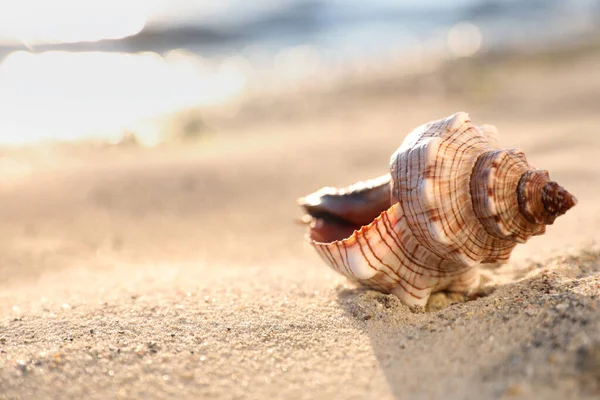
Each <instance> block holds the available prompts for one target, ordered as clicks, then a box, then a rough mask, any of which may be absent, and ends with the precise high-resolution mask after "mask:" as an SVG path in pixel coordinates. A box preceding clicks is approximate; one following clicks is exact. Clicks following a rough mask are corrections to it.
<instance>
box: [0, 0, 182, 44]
mask: <svg viewBox="0 0 600 400" xmlns="http://www.w3.org/2000/svg"><path fill="white" fill-rule="evenodd" d="M166 3H167V1H166V0H83V1H82V0H0V42H4V43H7V42H9V43H10V42H25V43H27V44H36V43H43V42H77V41H95V40H101V39H106V38H120V37H124V36H128V35H133V34H135V33H137V32H139V31H140V30H141V29H142V28H143V27H144V25H145V23H146V21H147V20H148V18H149V17H152V16H155V15H157V14H160V13H161V12H162V10H164V9H165V7H166ZM179 3H183V2H182V1H181V0H180V1H179ZM186 3H187V2H186Z"/></svg>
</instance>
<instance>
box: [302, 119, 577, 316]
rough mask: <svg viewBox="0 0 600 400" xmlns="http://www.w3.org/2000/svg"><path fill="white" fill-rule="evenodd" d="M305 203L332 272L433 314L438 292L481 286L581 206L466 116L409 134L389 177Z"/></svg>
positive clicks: (324, 192) (313, 237)
mask: <svg viewBox="0 0 600 400" xmlns="http://www.w3.org/2000/svg"><path fill="white" fill-rule="evenodd" d="M299 204H300V206H301V207H302V208H303V209H304V210H305V212H306V213H307V215H305V217H304V221H305V222H307V223H308V224H309V226H310V231H309V234H308V240H309V241H310V243H311V244H312V245H313V246H314V248H315V249H316V250H317V252H318V253H319V255H320V256H321V258H323V260H325V262H326V263H327V264H329V266H331V267H332V268H333V269H335V270H336V271H338V272H340V273H341V274H343V275H345V276H347V277H348V278H350V279H353V280H355V281H358V282H360V283H362V284H364V285H366V286H369V287H371V288H375V289H378V290H380V291H382V292H386V293H393V294H395V295H396V296H398V297H399V298H400V300H401V301H402V302H403V303H405V304H407V305H410V306H413V305H420V306H424V305H426V303H427V300H428V299H429V296H430V295H431V293H433V292H436V291H439V290H449V291H461V292H462V291H469V290H472V289H474V288H476V287H477V286H478V285H479V265H480V264H482V263H504V262H507V261H508V259H509V257H510V254H511V252H512V250H513V249H514V247H515V246H516V245H517V244H518V243H525V242H526V241H527V240H528V239H529V238H530V237H531V236H535V235H541V234H543V233H544V232H545V229H546V225H551V224H552V223H553V222H554V220H555V219H556V217H558V216H560V215H562V214H564V213H565V212H566V211H567V210H569V209H570V208H571V207H573V206H574V205H575V204H577V200H576V199H575V197H574V196H572V195H571V194H570V193H569V192H567V191H566V190H565V189H563V188H562V187H561V186H559V185H558V184H557V183H556V182H552V181H550V178H549V175H548V172H547V171H543V170H537V169H536V168H534V167H533V166H531V165H530V164H529V163H528V162H527V159H526V158H525V154H524V153H523V151H522V150H519V149H500V148H499V146H498V141H497V131H496V129H495V128H494V127H493V126H488V125H484V126H475V125H473V124H472V123H471V121H470V119H469V116H468V114H466V113H464V112H459V113H456V114H454V115H451V116H449V117H447V118H444V119H441V120H439V121H433V122H429V123H427V124H424V125H422V126H420V127H418V128H416V129H415V130H414V131H413V132H412V133H410V134H409V135H408V136H407V137H406V139H405V140H404V142H403V143H402V145H401V146H400V148H399V149H398V150H397V151H396V152H395V153H394V154H393V155H392V157H391V160H390V173H389V174H387V175H384V176H381V177H379V178H376V179H372V180H368V181H365V182H359V183H356V184H354V185H352V186H349V187H347V188H344V189H335V188H331V187H326V188H323V189H321V190H319V191H317V192H315V193H313V194H311V195H308V196H306V197H304V198H301V199H300V200H299Z"/></svg>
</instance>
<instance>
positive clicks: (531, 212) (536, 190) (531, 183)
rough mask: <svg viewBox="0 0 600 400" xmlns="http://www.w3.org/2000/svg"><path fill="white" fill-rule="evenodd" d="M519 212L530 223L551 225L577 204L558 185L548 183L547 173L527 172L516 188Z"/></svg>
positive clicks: (569, 194) (573, 198)
mask: <svg viewBox="0 0 600 400" xmlns="http://www.w3.org/2000/svg"><path fill="white" fill-rule="evenodd" d="M517 196H518V202H519V210H520V211H521V213H522V214H523V215H524V216H525V218H527V220H528V221H529V222H531V223H537V224H545V225H551V224H553V223H554V220H555V219H556V217H559V216H561V215H563V214H564V213H566V212H567V211H568V210H569V209H570V208H571V207H573V206H574V205H576V204H577V199H576V198H575V196H573V195H572V194H571V193H569V192H568V191H566V190H565V189H564V188H563V187H562V186H560V185H559V184H558V183H556V182H553V181H550V178H549V176H548V171H539V170H534V171H527V172H525V173H524V174H523V175H522V176H521V179H520V181H519V186H518V188H517Z"/></svg>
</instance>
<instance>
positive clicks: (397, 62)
mask: <svg viewBox="0 0 600 400" xmlns="http://www.w3.org/2000/svg"><path fill="white" fill-rule="evenodd" d="M598 27H600V1H598V0H570V1H560V0H527V1H519V0H459V1H453V2H447V1H442V0H426V1H419V2H414V1H407V0H375V1H370V2H358V1H352V0H257V1H252V2H247V1H243V0H228V1H221V2H216V1H200V2H199V1H191V0H173V1H167V0H126V1H121V0H120V1H117V0H102V1H99V0H90V1H86V2H84V3H82V2H80V1H75V0H53V1H41V0H23V1H19V2H2V3H1V5H0V144H5V145H21V144H34V143H39V142H42V141H79V140H86V139H88V140H89V139H94V140H100V141H106V142H108V143H117V142H120V141H122V140H123V138H126V139H127V140H131V139H132V138H135V140H136V141H137V142H138V143H139V144H141V145H144V146H155V145H157V144H159V143H161V142H164V141H166V140H170V139H172V138H173V137H181V136H182V135H183V136H194V135H196V134H206V133H207V132H209V131H211V130H218V129H220V128H221V127H222V125H223V124H227V123H230V122H231V120H235V118H237V117H241V115H240V113H242V114H243V112H244V111H245V110H247V109H248V108H249V104H254V103H256V102H257V100H264V99H267V98H271V99H272V98H274V97H276V98H281V97H282V95H285V97H286V98H289V97H290V96H291V95H294V94H299V93H305V92H306V91H307V90H313V91H314V90H318V91H320V92H323V91H329V92H330V91H332V90H339V89H340V88H342V89H347V88H348V87H350V86H351V85H352V82H356V81H360V83H362V84H363V85H364V83H365V82H364V81H365V80H367V81H369V82H372V81H374V80H379V81H381V80H383V79H384V78H387V80H386V84H384V85H383V86H384V87H385V86H387V85H388V84H389V83H390V82H392V83H393V84H394V85H398V84H399V81H400V80H401V79H402V78H406V77H407V76H409V77H412V76H413V75H414V74H416V73H417V74H420V75H421V76H422V75H423V74H426V73H431V72H432V71H435V70H436V69H437V68H439V66H440V63H441V62H444V61H447V60H449V59H461V58H462V59H464V58H470V57H481V56H482V55H484V54H490V53H493V54H498V53H501V52H504V53H506V52H512V53H525V54H532V53H534V52H541V51H548V50H554V51H556V50H557V49H558V48H561V49H565V48H573V47H580V46H582V45H584V44H586V45H590V44H592V42H593V41H594V40H597V39H598V34H597V29H598ZM429 77H431V76H429ZM446 84H447V83H445V82H439V79H430V80H429V81H428V82H423V81H420V83H419V84H418V85H417V88H416V89H419V90H421V91H425V92H432V91H434V92H436V93H438V94H439V93H441V92H443V91H444V90H445V87H444V85H446ZM454 85H455V86H460V85H461V84H460V83H458V82H454ZM413 89H415V88H413ZM276 103H278V102H276ZM254 107H256V104H254ZM264 107H266V109H262V108H261V110H260V111H258V110H254V111H253V112H260V113H261V114H262V113H266V114H269V116H270V114H271V113H270V112H269V106H268V105H267V106H264ZM296 107H297V106H293V107H292V109H296ZM250 108H252V107H250ZM272 111H278V110H272ZM181 112H185V113H184V115H185V116H186V121H187V122H185V123H181V114H180V115H178V117H177V120H178V121H179V122H180V123H179V124H177V123H175V125H173V124H170V123H166V124H165V121H166V119H171V118H172V117H173V116H174V115H175V114H177V113H181ZM190 112H191V114H194V115H195V116H192V115H190ZM182 125H183V126H182Z"/></svg>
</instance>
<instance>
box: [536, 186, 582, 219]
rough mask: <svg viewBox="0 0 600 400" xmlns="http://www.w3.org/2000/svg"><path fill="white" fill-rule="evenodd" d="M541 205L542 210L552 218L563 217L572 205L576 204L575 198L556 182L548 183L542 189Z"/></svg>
mask: <svg viewBox="0 0 600 400" xmlns="http://www.w3.org/2000/svg"><path fill="white" fill-rule="evenodd" d="M542 203H543V204H544V209H545V210H546V211H547V212H548V213H549V214H551V215H553V216H559V215H563V214H564V213H566V212H567V211H569V209H571V208H572V207H573V206H574V205H576V204H577V198H575V196H573V195H572V194H571V193H569V192H567V191H566V190H565V188H563V187H562V186H560V185H559V184H558V183H556V182H548V183H546V184H545V185H544V188H543V189H542Z"/></svg>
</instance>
